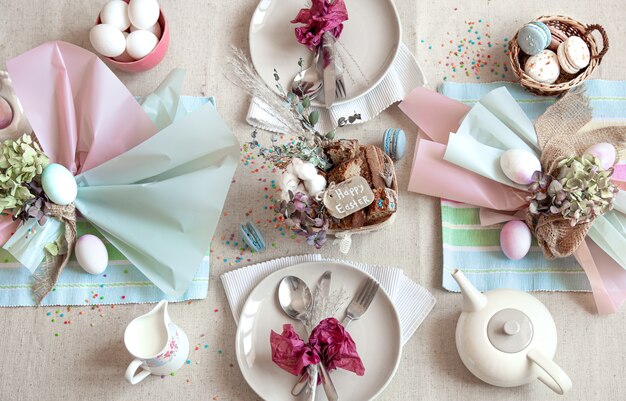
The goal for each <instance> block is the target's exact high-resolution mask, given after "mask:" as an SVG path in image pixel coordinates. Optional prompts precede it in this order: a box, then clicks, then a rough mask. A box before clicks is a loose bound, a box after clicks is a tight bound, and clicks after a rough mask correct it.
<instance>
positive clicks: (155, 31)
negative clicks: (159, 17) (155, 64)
mask: <svg viewBox="0 0 626 401" xmlns="http://www.w3.org/2000/svg"><path fill="white" fill-rule="evenodd" d="M138 30H139V28H137V27H136V26H134V25H131V26H130V31H131V32H135V31H138ZM144 31H148V32H152V33H153V34H154V36H156V37H157V39H161V35H162V34H163V31H162V30H161V24H159V23H158V22H157V23H156V24H154V25H152V26H151V27H150V28H147V29H144Z"/></svg>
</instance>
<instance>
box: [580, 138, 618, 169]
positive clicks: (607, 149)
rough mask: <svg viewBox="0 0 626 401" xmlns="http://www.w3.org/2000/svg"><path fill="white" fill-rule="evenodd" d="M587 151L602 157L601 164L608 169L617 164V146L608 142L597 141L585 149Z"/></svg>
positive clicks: (599, 157)
mask: <svg viewBox="0 0 626 401" xmlns="http://www.w3.org/2000/svg"><path fill="white" fill-rule="evenodd" d="M585 153H588V154H590V155H594V156H595V157H597V158H598V159H600V166H601V167H602V168H603V169H605V170H607V169H609V168H611V167H612V166H613V164H615V157H616V154H615V146H613V145H611V144H610V143H607V142H601V143H596V144H595V145H592V146H590V147H589V148H587V150H585Z"/></svg>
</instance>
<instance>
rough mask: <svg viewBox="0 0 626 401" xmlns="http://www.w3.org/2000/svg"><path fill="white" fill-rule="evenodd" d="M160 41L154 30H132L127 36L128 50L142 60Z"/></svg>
mask: <svg viewBox="0 0 626 401" xmlns="http://www.w3.org/2000/svg"><path fill="white" fill-rule="evenodd" d="M158 42H159V40H158V39H157V37H156V36H154V34H153V33H152V32H148V31H144V30H139V31H135V32H131V33H130V35H128V37H127V38H126V51H127V52H128V54H129V55H130V56H131V57H132V58H134V59H135V60H140V59H142V58H144V57H146V56H147V55H148V53H150V52H151V51H152V50H153V49H154V48H155V46H156V45H157V43H158Z"/></svg>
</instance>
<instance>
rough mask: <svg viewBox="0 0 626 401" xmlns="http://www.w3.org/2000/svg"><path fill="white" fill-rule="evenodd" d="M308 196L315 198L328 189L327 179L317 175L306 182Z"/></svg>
mask: <svg viewBox="0 0 626 401" xmlns="http://www.w3.org/2000/svg"><path fill="white" fill-rule="evenodd" d="M304 186H305V187H306V189H307V191H308V194H309V195H311V196H315V195H317V194H319V193H320V192H322V191H323V190H325V189H326V178H324V177H323V176H321V175H316V176H315V177H313V179H310V180H306V181H304Z"/></svg>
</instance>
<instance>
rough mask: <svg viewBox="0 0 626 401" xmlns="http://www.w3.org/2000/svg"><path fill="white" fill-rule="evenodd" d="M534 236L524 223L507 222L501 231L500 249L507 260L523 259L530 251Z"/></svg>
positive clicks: (517, 221) (516, 221)
mask: <svg viewBox="0 0 626 401" xmlns="http://www.w3.org/2000/svg"><path fill="white" fill-rule="evenodd" d="M531 239H532V234H531V233H530V229H529V228H528V226H527V225H526V223H524V222H523V221H519V220H515V221H509V222H507V223H506V224H505V225H504V226H503V227H502V231H500V248H502V252H504V254H505V255H506V257H507V258H509V259H512V260H519V259H522V258H523V257H524V256H526V254H527V253H528V251H529V250H530V242H531Z"/></svg>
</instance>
